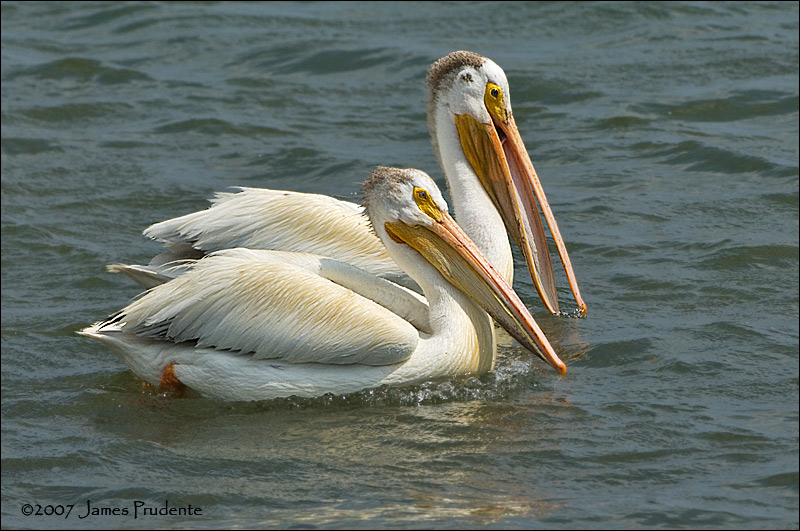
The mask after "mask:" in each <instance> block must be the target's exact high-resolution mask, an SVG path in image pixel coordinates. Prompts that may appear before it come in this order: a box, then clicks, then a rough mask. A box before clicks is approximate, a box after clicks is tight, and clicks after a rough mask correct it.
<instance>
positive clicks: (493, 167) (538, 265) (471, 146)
mask: <svg viewBox="0 0 800 531" xmlns="http://www.w3.org/2000/svg"><path fill="white" fill-rule="evenodd" d="M484 103H485V105H486V108H487V110H488V112H489V116H490V117H491V121H490V122H489V123H481V122H480V121H478V120H476V119H475V118H473V117H472V116H470V115H468V114H459V115H456V128H457V129H458V134H459V137H460V140H461V147H462V149H463V150H464V154H465V155H466V157H467V160H469V163H470V165H471V166H472V168H473V169H474V170H475V173H477V175H478V177H479V178H480V180H481V183H482V184H483V187H484V188H485V189H486V191H487V193H488V194H489V197H491V199H492V201H493V202H494V204H495V206H496V207H497V210H498V211H499V212H500V215H501V216H502V218H503V222H504V223H505V225H506V229H507V230H508V232H509V233H510V234H511V236H512V237H513V238H514V241H515V242H516V243H517V246H518V247H519V248H520V249H521V250H522V252H523V254H524V255H525V260H526V262H527V263H528V269H529V270H530V273H531V278H532V279H533V283H534V285H535V286H536V291H537V292H538V293H539V296H540V297H541V299H542V302H543V303H544V305H545V306H546V307H547V309H548V310H549V311H550V312H552V313H554V314H557V313H559V309H558V295H557V294H556V285H555V279H554V275H553V265H552V263H551V261H550V251H549V250H548V247H547V239H546V236H545V233H544V227H543V226H542V221H541V217H540V215H539V209H538V208H537V205H536V200H537V199H538V201H539V205H541V207H542V211H543V212H544V217H545V219H546V220H547V225H548V227H549V228H550V233H551V234H552V236H553V240H554V241H555V244H556V247H557V248H558V254H559V256H560V257H561V262H562V263H563V265H564V271H565V272H566V275H567V280H568V282H569V285H570V289H571V290H572V294H573V296H574V297H575V301H576V302H577V303H578V308H579V309H580V311H581V313H586V303H584V302H583V299H582V298H581V295H580V291H579V290H578V281H577V280H576V278H575V272H574V271H573V270H572V264H571V263H570V260H569V255H568V254H567V248H566V246H565V245H564V240H563V239H562V238H561V233H560V232H559V230H558V224H557V223H556V219H555V217H554V216H553V212H552V211H551V210H550V205H549V204H548V202H547V197H546V196H545V195H544V190H543V189H542V185H541V184H540V183H539V177H538V176H537V175H536V170H534V168H533V163H532V162H531V159H530V157H529V156H528V151H527V150H526V149H525V144H524V143H523V142H522V138H521V137H520V134H519V130H518V129H517V125H516V122H515V121H514V117H513V116H512V115H511V113H510V112H508V111H507V110H506V106H505V103H504V101H503V95H502V91H501V90H500V87H498V86H497V85H495V84H493V83H489V84H488V85H487V87H486V95H485V97H484ZM534 196H535V198H536V199H534Z"/></svg>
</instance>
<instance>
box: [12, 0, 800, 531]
mask: <svg viewBox="0 0 800 531" xmlns="http://www.w3.org/2000/svg"><path fill="white" fill-rule="evenodd" d="M457 49H468V50H474V51H477V52H479V53H482V54H484V55H486V56H489V57H491V58H492V59H494V60H495V61H496V62H497V63H498V64H500V65H501V66H502V67H503V68H504V69H505V71H506V73H507V75H508V78H509V82H510V84H511V97H512V101H513V105H514V111H515V117H516V120H517V123H518V125H519V127H520V130H521V132H522V136H523V138H524V139H525V141H526V143H527V147H528V149H529V151H530V153H531V157H532V159H533V162H534V164H535V165H536V168H537V170H538V173H539V175H540V177H541V179H542V181H543V183H544V187H545V189H546V190H547V193H548V198H549V200H550V203H551V205H552V207H553V210H554V211H555V213H556V216H557V218H558V221H559V225H560V228H561V232H562V234H563V235H564V237H565V239H566V241H567V245H568V247H569V249H570V255H571V258H572V262H573V264H574V266H575V269H576V272H577V274H578V277H579V279H580V282H581V291H582V293H583V296H584V298H585V299H586V301H587V303H588V305H589V315H588V317H587V318H586V319H570V318H555V317H550V316H549V315H547V314H546V313H545V312H544V311H543V309H542V306H541V303H540V302H539V301H538V297H537V296H536V294H535V291H534V289H533V287H532V285H531V283H530V280H529V279H528V278H523V275H517V282H516V285H515V287H516V288H517V290H518V291H519V292H520V294H521V296H522V298H523V300H524V301H525V302H526V303H527V304H528V306H529V307H530V308H531V309H532V311H533V312H534V315H535V316H536V318H537V320H538V321H539V323H540V325H541V327H542V328H543V329H544V331H545V332H546V334H547V335H548V337H549V338H550V339H551V342H552V343H553V344H554V346H555V348H556V349H557V350H558V351H559V352H560V353H561V354H563V357H564V359H565V360H566V361H567V363H568V365H569V372H568V374H567V376H566V377H565V378H563V379H561V378H558V376H557V375H556V374H555V373H554V372H552V371H548V370H547V369H546V368H544V367H543V366H542V365H541V364H539V363H538V362H534V361H532V360H531V359H529V357H528V356H527V355H526V354H525V353H524V351H522V350H521V349H520V348H519V347H514V346H506V347H503V348H502V352H501V359H500V361H499V364H498V369H497V371H496V372H494V373H492V374H488V375H485V376H482V377H480V378H471V379H464V380H456V381H446V382H431V383H429V384H425V385H423V386H419V387H415V388H411V389H391V390H390V389H376V390H369V391H365V392H363V393H358V394H355V395H351V396H344V397H341V396H327V397H322V398H319V399H315V400H280V401H275V402H268V403H252V404H223V403H216V402H213V401H208V400H203V399H200V398H184V399H173V398H168V397H165V396H161V395H159V394H158V393H157V392H155V391H153V390H152V389H147V388H144V387H143V386H142V384H141V382H139V381H138V380H137V379H136V378H134V377H133V376H132V374H131V373H130V372H129V371H128V370H127V369H126V367H125V366H124V365H123V364H122V363H121V362H120V361H119V360H117V359H116V358H115V357H114V356H113V355H112V354H111V353H110V352H108V351H107V350H105V349H104V348H103V347H102V346H101V345H99V344H97V343H95V342H92V341H90V340H87V339H83V338H80V337H78V336H76V335H75V331H76V330H78V329H80V328H82V327H84V326H86V325H87V324H89V323H91V322H93V321H95V320H97V319H100V318H102V317H104V316H106V315H108V314H109V313H111V312H113V311H115V310H117V309H119V308H121V307H122V306H123V305H124V304H125V303H126V302H127V301H128V300H130V298H131V297H133V296H135V295H136V293H137V291H138V290H137V289H136V288H135V287H134V286H133V285H132V284H131V283H130V282H129V281H126V280H125V279H124V278H120V277H118V276H114V275H111V274H109V273H106V272H105V269H104V267H105V264H108V263H117V262H127V263H141V262H143V261H145V260H147V259H148V258H149V257H150V256H152V255H153V254H154V253H155V252H157V251H158V249H159V247H158V245H157V244H156V243H153V242H150V241H148V240H146V239H145V238H144V237H143V236H142V235H141V231H142V230H143V229H144V228H145V227H147V226H148V225H149V224H151V223H153V222H156V221H160V220H163V219H167V218H170V217H174V216H176V215H179V214H184V213H188V212H191V211H194V210H198V209H201V208H204V207H205V206H206V205H207V202H206V200H207V199H208V198H209V197H211V196H212V195H213V193H214V192H215V191H218V190H225V189H226V188H228V187H230V186H236V185H244V186H259V187H266V188H283V189H291V190H298V191H304V192H320V193H325V194H331V195H335V196H337V197H340V198H344V199H349V200H354V201H358V200H359V199H360V184H361V182H362V181H363V180H364V178H366V176H367V175H368V174H369V172H370V170H371V169H372V168H374V167H375V166H376V165H379V164H383V165H401V166H414V167H418V168H421V169H424V170H426V171H428V172H430V173H432V174H433V175H435V176H437V181H438V182H439V183H443V181H442V179H441V178H440V173H439V171H438V168H437V165H436V160H435V158H434V155H433V152H432V150H431V147H430V141H429V138H428V132H427V124H426V120H425V109H424V104H423V101H424V80H425V73H426V70H427V67H428V66H429V65H430V63H431V62H432V61H434V60H435V59H437V58H439V57H441V56H443V55H445V54H447V53H449V52H450V51H453V50H457ZM518 266H522V261H521V260H520V261H519V262H518ZM560 293H561V295H562V300H563V301H566V300H568V299H569V291H568V289H567V288H566V283H565V282H562V285H561V288H560ZM797 323H798V7H797V3H796V2H786V3H773V2H767V3H750V2H735V3H718V2H708V3H706V2H691V3H685V2H677V3H675V2H670V3H640V4H629V3H604V2H593V3H589V4H584V3H573V2H570V3H516V2H510V3H504V2H490V3H482V2H479V3H437V2H423V3H411V4H407V3H401V4H395V3H389V2H379V3H378V2H376V3H288V2H280V3H253V2H246V3H233V2H224V3H215V2H203V3H158V2H141V3H140V2H130V3H103V2H92V3H81V2H78V3H54V2H47V3H37V2H3V4H2V360H3V363H2V430H3V431H2V524H3V527H7V528H24V527H28V528H58V527H85V528H98V529H103V528H141V529H149V528H152V527H159V528H182V527H244V528H248V527H323V528H345V527H357V528H365V529H371V528H376V527H377V528H387V527H390V528H431V527H432V528H459V527H472V528H484V527H504V528H544V527H546V528H567V529H568V528H586V527H589V528H639V527H648V528H686V529H696V528H731V527H733V528H764V529H773V528H794V529H796V528H797V527H798V524H799V519H798V324H797ZM87 501H89V502H90V503H91V504H92V507H95V508H102V509H104V510H105V512H106V513H112V512H113V509H114V508H118V511H117V512H118V513H122V512H124V511H123V509H124V510H125V511H128V512H129V514H127V515H125V514H116V515H115V514H104V515H103V514H94V515H93V514H91V513H90V514H89V516H88V517H86V518H79V516H83V515H85V514H86V513H87ZM165 503H166V504H168V506H169V507H183V508H186V507H187V506H189V505H191V506H192V507H193V508H201V513H200V514H191V515H189V514H183V515H156V516H143V515H142V514H140V513H137V514H136V515H134V514H133V511H134V508H135V507H136V508H139V507H143V506H147V507H150V508H162V507H164V505H165ZM26 504H30V507H31V508H32V509H33V510H34V514H33V515H31V516H27V515H25V514H24V512H25V511H26V510H27V507H28V506H26ZM137 504H142V505H137ZM68 505H74V509H73V512H72V513H71V514H70V515H69V517H68V518H65V515H61V516H58V515H49V514H41V515H37V514H35V513H36V511H38V510H39V509H38V508H37V507H38V506H41V508H42V509H41V511H42V512H45V511H56V510H59V509H58V507H59V506H68ZM48 506H52V507H51V508H50V509H47V507H48ZM98 512H103V511H98ZM134 516H136V518H134Z"/></svg>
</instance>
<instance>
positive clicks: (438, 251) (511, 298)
mask: <svg viewBox="0 0 800 531" xmlns="http://www.w3.org/2000/svg"><path fill="white" fill-rule="evenodd" d="M425 211H426V213H427V214H428V215H429V216H431V217H432V218H433V219H434V220H435V223H433V224H431V225H429V226H425V225H414V226H411V225H408V224H406V223H404V222H402V221H395V222H387V223H385V228H386V232H387V233H388V234H389V235H390V236H391V237H392V238H393V239H394V240H395V241H398V242H401V243H406V244H408V245H410V246H411V247H413V248H414V249H416V250H417V251H418V252H419V253H420V254H421V255H422V256H424V257H425V259H426V260H428V262H430V263H431V264H433V266H434V267H436V269H438V270H439V272H440V273H441V274H442V275H443V276H444V277H445V278H446V279H447V280H448V281H449V282H450V283H452V284H453V285H454V286H456V287H457V288H458V289H460V290H461V291H462V292H464V293H465V294H467V295H468V296H469V297H470V298H472V299H473V300H474V301H475V302H477V303H478V304H479V305H480V306H481V307H482V308H483V309H484V310H485V311H486V312H487V313H488V314H489V315H491V316H492V317H493V318H494V319H495V320H496V321H497V322H498V324H500V326H502V327H503V328H504V329H505V330H506V331H507V332H508V333H509V334H511V335H512V336H513V337H514V338H515V339H516V340H517V341H519V342H520V343H521V344H522V345H523V346H524V347H525V348H527V349H528V350H530V351H531V352H533V353H535V354H536V355H537V356H539V357H540V358H541V359H542V360H544V361H545V362H547V363H548V364H549V365H551V366H552V367H553V368H554V369H555V370H556V371H558V372H559V374H561V375H564V374H565V373H566V372H567V366H566V365H565V364H564V362H563V361H561V360H560V359H559V357H558V355H557V354H556V353H555V350H553V347H552V346H551V345H550V342H549V341H548V340H547V337H545V335H544V333H543V332H542V330H541V329H540V328H539V325H537V324H536V321H535V320H534V318H533V316H532V315H531V314H530V312H528V310H527V308H525V305H524V304H523V303H522V301H521V300H520V298H519V296H518V295H517V294H516V292H515V291H514V290H513V289H512V288H511V286H509V285H508V283H507V282H506V281H505V279H503V277H502V276H501V275H500V273H498V272H497V270H496V269H495V268H494V267H493V266H492V265H491V264H490V263H489V261H488V260H487V259H486V258H485V257H484V256H483V254H482V253H481V252H480V251H479V250H478V248H477V247H476V246H475V244H474V243H473V242H472V240H470V238H469V236H467V235H466V234H465V233H464V231H463V230H461V227H459V226H458V225H457V224H456V222H455V221H454V220H453V218H451V217H450V215H449V214H448V213H446V212H443V211H441V210H439V209H436V208H435V207H433V205H431V207H430V208H429V209H425Z"/></svg>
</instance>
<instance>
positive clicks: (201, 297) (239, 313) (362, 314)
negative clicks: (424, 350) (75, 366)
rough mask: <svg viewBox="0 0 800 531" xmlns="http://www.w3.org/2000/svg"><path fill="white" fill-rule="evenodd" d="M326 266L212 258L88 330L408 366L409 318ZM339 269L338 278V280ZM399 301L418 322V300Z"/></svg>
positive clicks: (246, 254) (256, 254)
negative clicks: (330, 274)
mask: <svg viewBox="0 0 800 531" xmlns="http://www.w3.org/2000/svg"><path fill="white" fill-rule="evenodd" d="M325 260H326V259H324V258H321V257H318V256H311V255H305V254H301V253H276V252H268V251H253V250H249V249H233V250H228V251H221V252H218V253H214V254H212V255H209V256H207V257H205V258H203V259H201V260H198V261H197V262H195V263H194V264H193V265H192V266H191V267H190V269H189V270H188V272H186V273H184V274H183V275H180V276H179V277H177V278H175V279H174V280H171V281H170V282H167V283H165V284H162V285H159V286H156V287H155V288H153V289H151V290H149V291H147V292H146V293H145V294H143V295H142V296H141V297H140V298H138V299H137V300H135V301H133V302H132V303H131V304H129V305H128V306H127V307H126V308H124V309H123V310H121V311H120V312H119V313H118V314H116V315H114V316H112V317H111V318H110V319H109V320H108V321H106V322H105V323H100V324H98V325H95V327H93V328H94V329H95V330H96V331H97V332H113V331H120V332H127V333H133V334H136V335H138V336H144V337H150V338H153V339H159V340H164V341H171V342H175V343H180V342H184V341H189V342H194V343H195V344H196V346H197V347H204V348H214V349H219V350H226V351H232V352H239V353H242V354H248V355H252V356H253V357H254V358H256V359H282V360H284V361H286V362H290V363H330V364H348V363H360V364H366V365H390V364H394V363H399V362H401V361H404V360H406V359H408V358H409V357H410V356H411V354H412V353H413V352H414V350H415V349H416V346H417V343H418V341H419V334H420V332H419V331H418V330H417V328H415V327H414V326H413V325H412V324H411V323H410V322H409V321H413V320H414V319H409V320H407V319H406V318H402V317H400V316H398V315H397V314H396V313H394V312H393V311H390V310H389V309H387V308H386V307H384V306H383V305H381V304H378V303H377V302H375V301H374V300H370V299H369V298H366V297H364V296H362V295H360V294H358V293H356V291H354V290H353V289H349V288H348V287H345V286H344V285H343V284H345V283H346V282H333V281H331V280H329V279H328V278H325V277H324V276H323V275H322V274H321V273H320V271H321V270H322V269H323V267H322V264H323V263H324V261H325ZM328 261H330V260H328ZM341 265H342V266H343V268H344V269H343V270H346V269H347V268H350V269H352V270H353V271H355V272H356V273H355V274H356V275H359V274H360V275H367V274H366V273H364V272H359V271H358V270H357V269H355V268H352V267H350V266H347V264H341ZM326 267H327V268H328V269H330V264H329V265H328V266H326ZM343 270H340V271H338V274H339V275H340V276H345V277H346V276H347V274H346V273H343V272H342V271H343ZM367 276H368V275H367ZM353 280H354V283H358V280H357V278H355V279H353ZM377 280H380V281H381V282H385V281H383V280H382V279H377ZM387 284H389V283H388V282H387ZM392 285H393V284H392ZM393 286H394V285H393ZM395 287H396V288H397V289H399V290H403V288H399V287H397V286H395ZM405 291H408V290H405ZM368 296H369V295H368ZM407 296H408V297H409V298H408V299H406V300H404V301H403V302H399V303H398V302H395V303H394V304H398V305H401V306H402V305H403V304H405V305H410V306H411V307H412V308H411V309H410V310H407V311H408V312H410V313H412V314H415V315H416V316H417V319H418V320H422V321H423V324H424V321H425V317H422V315H423V314H424V312H425V308H424V302H421V298H420V301H418V305H417V306H416V307H414V303H413V300H414V295H412V294H410V292H409V294H408V295H407ZM389 298H390V299H392V300H394V298H393V296H391V295H389ZM373 299H376V300H377V298H376V297H373ZM410 301H411V302H410Z"/></svg>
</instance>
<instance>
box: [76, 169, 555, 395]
mask: <svg viewBox="0 0 800 531" xmlns="http://www.w3.org/2000/svg"><path fill="white" fill-rule="evenodd" d="M364 204H365V209H366V213H367V215H368V217H369V219H370V221H371V224H372V227H373V229H374V230H375V233H376V234H377V235H378V237H379V238H380V240H381V241H382V242H383V244H384V246H385V248H386V250H387V251H388V253H389V255H390V256H391V257H392V259H393V260H394V261H395V263H397V264H398V265H399V266H400V267H402V268H403V270H404V271H405V272H407V273H408V274H409V275H410V276H411V278H413V279H414V280H415V281H416V282H417V283H418V285H419V286H420V287H421V288H422V291H423V293H424V295H425V298H424V299H423V298H422V297H420V296H419V295H416V294H414V293H413V292H411V291H410V290H406V289H404V288H402V287H399V286H397V285H393V284H392V283H390V282H389V281H387V280H384V279H381V278H378V277H375V276H372V275H370V274H368V273H366V272H364V271H362V270H360V269H358V268H355V267H353V266H351V265H349V264H346V263H344V262H340V261H336V260H333V259H330V258H325V257H320V256H318V255H310V254H304V253H288V252H282V251H264V250H252V249H243V248H236V249H229V250H222V251H218V252H215V253H212V254H210V255H208V256H207V257H205V258H202V259H200V260H197V261H196V262H194V263H193V264H192V265H191V266H189V267H188V271H187V272H185V273H183V274H182V275H180V276H178V277H177V278H175V279H173V280H171V281H169V282H167V283H164V284H160V285H158V286H156V287H154V288H152V289H151V290H149V291H148V292H146V293H145V294H144V295H143V296H142V297H140V298H139V299H137V300H135V301H134V302H132V303H131V304H129V305H128V306H127V307H126V308H124V309H123V310H121V311H120V312H118V313H117V314H115V315H113V316H112V317H110V318H109V319H108V320H106V321H104V322H100V323H97V324H95V325H93V326H91V327H89V328H86V329H84V330H82V331H81V332H80V333H81V334H83V335H85V336H89V337H92V338H95V339H98V340H100V341H101V342H103V343H104V344H105V345H106V346H108V347H109V348H111V350H112V351H114V352H115V353H116V354H118V355H119V356H120V358H121V359H122V360H123V361H125V363H127V365H128V366H129V367H130V368H131V369H132V370H133V371H134V372H135V373H136V374H137V375H138V376H140V377H141V378H143V379H144V380H147V381H148V382H150V383H152V384H154V385H158V384H165V385H167V384H169V385H174V384H175V383H176V382H179V383H180V384H181V385H185V386H188V387H189V388H191V389H194V390H196V391H198V392H199V393H200V394H201V395H203V396H206V397H209V398H217V399H223V400H264V399H271V398H278V397H285V396H290V395H297V396H304V397H312V396H319V395H322V394H325V393H336V394H340V393H350V392H355V391H359V390H362V389H365V388H371V387H375V386H381V385H392V386H397V385H407V384H415V383H420V382H423V381H427V380H430V379H434V378H442V377H448V376H456V375H462V374H466V373H482V372H486V371H489V370H491V369H492V368H493V367H494V363H495V355H496V343H495V336H494V326H493V324H492V319H491V318H490V317H489V315H487V313H486V312H489V313H490V314H491V316H492V317H494V319H496V320H497V322H498V323H499V324H501V326H503V327H504V328H505V329H506V330H507V331H508V332H509V333H511V334H512V335H513V336H514V337H515V338H516V339H517V340H518V341H520V343H521V344H522V345H523V346H525V347H526V348H528V349H529V350H531V351H532V352H534V353H535V354H537V355H538V356H539V357H541V358H542V359H543V360H545V361H546V362H547V363H549V364H550V365H551V366H552V367H554V368H555V369H556V370H557V371H558V372H559V373H561V374H564V373H565V372H566V366H565V365H564V363H563V362H562V361H561V360H560V359H559V358H558V356H557V355H556V353H555V352H554V351H553V348H552V347H551V346H550V344H549V342H548V341H547V338H546V337H545V336H544V334H543V333H542V332H541V330H540V329H539V327H538V326H537V325H536V322H535V321H534V319H533V317H532V316H531V315H530V313H528V311H527V309H526V308H525V306H524V305H523V304H522V302H521V301H520V300H519V298H518V297H517V295H516V293H515V292H514V291H513V290H512V289H511V287H510V286H509V285H508V283H507V282H506V281H505V280H504V279H503V277H502V276H501V275H500V274H499V273H498V272H497V271H496V270H495V269H494V268H493V267H492V265H491V264H490V263H489V262H488V260H487V259H486V258H485V257H484V256H483V255H482V254H481V252H480V251H479V250H478V249H477V247H476V246H475V244H474V243H472V241H470V239H469V237H468V236H467V235H466V234H465V233H464V232H463V231H462V230H461V229H460V228H459V226H458V225H456V223H455V222H454V221H453V219H452V218H451V217H450V215H449V214H448V209H447V205H446V203H445V202H444V199H443V198H442V195H441V193H440V192H439V189H438V188H437V187H436V185H435V183H434V182H433V180H432V179H431V178H430V177H429V176H428V175H427V174H426V173H424V172H422V171H419V170H400V169H396V168H378V169H377V170H376V171H375V172H374V173H373V174H372V175H371V176H370V178H369V179H368V180H367V182H366V183H365V185H364ZM425 301H427V302H425ZM426 306H427V307H426ZM482 308H483V309H482ZM484 310H486V311H484Z"/></svg>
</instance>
